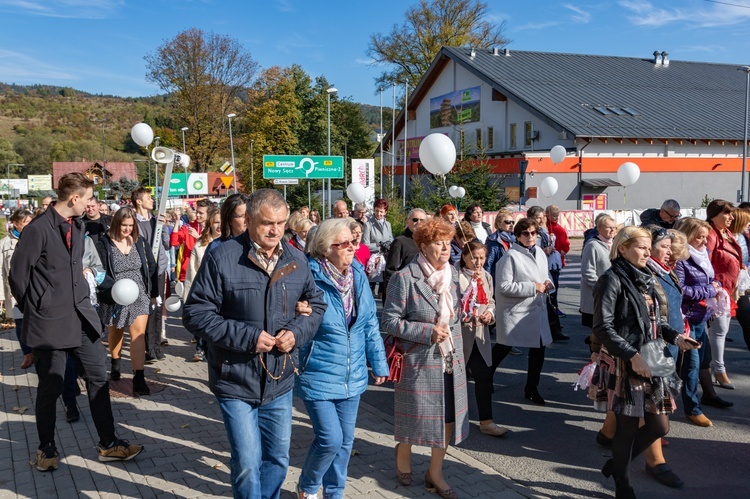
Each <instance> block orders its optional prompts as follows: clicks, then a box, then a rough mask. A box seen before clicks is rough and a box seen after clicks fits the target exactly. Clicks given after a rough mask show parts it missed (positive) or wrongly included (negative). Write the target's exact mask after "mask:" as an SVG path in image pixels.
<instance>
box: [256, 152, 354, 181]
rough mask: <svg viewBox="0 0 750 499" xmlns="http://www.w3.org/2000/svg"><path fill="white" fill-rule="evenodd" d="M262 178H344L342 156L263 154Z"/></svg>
mask: <svg viewBox="0 0 750 499" xmlns="http://www.w3.org/2000/svg"><path fill="white" fill-rule="evenodd" d="M263 178H267V179H277V178H301V179H311V178H344V157H343V156H271V155H264V156H263Z"/></svg>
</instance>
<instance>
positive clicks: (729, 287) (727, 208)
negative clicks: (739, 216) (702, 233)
mask: <svg viewBox="0 0 750 499" xmlns="http://www.w3.org/2000/svg"><path fill="white" fill-rule="evenodd" d="M734 210H735V207H734V205H733V204H732V203H730V202H729V201H724V200H723V199H714V200H713V201H711V203H710V204H709V205H708V207H707V208H706V219H707V220H708V223H710V224H711V231H710V232H709V234H708V242H707V243H706V248H707V249H708V254H709V256H710V258H711V265H713V267H714V274H715V280H716V281H718V282H719V283H720V284H721V288H722V289H723V290H725V291H726V292H727V294H728V295H729V300H730V302H731V309H732V313H731V315H730V314H726V315H724V316H718V315H716V316H714V320H713V322H712V323H711V325H710V326H709V328H708V339H709V341H710V344H711V356H712V359H713V360H712V361H711V369H713V372H714V377H715V378H716V382H717V383H719V386H721V387H722V388H727V389H730V390H732V389H734V385H732V383H731V382H730V381H729V377H728V376H727V370H726V367H725V366H724V343H725V341H726V337H727V332H728V331H729V322H730V321H731V319H732V316H733V315H735V309H736V308H737V303H736V301H735V297H734V290H735V288H736V287H737V279H738V277H739V274H740V266H741V265H742V250H741V249H740V245H739V244H738V243H737V240H736V239H735V238H734V236H733V235H732V232H731V230H730V226H731V225H732V221H733V220H734Z"/></svg>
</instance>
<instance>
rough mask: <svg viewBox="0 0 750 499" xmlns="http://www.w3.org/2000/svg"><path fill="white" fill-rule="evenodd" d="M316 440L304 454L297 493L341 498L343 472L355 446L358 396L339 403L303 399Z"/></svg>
mask: <svg viewBox="0 0 750 499" xmlns="http://www.w3.org/2000/svg"><path fill="white" fill-rule="evenodd" d="M305 407H306V408H307V413H308V414H309V415H310V421H312V426H313V432H314V433H315V440H313V443H312V445H311V446H310V449H308V451H307V457H306V458H305V464H304V466H302V473H301V474H300V479H299V490H300V491H302V492H306V493H308V494H317V492H318V489H319V488H320V486H321V485H323V496H324V497H326V498H342V497H344V487H345V486H346V469H347V467H348V466H349V457H350V456H351V452H352V445H353V444H354V427H355V425H356V423H357V411H358V410H359V395H357V396H354V397H351V398H348V399H340V400H305Z"/></svg>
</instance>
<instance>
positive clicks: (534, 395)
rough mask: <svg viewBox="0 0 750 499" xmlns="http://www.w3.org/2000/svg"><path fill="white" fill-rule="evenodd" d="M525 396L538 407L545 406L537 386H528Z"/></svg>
mask: <svg viewBox="0 0 750 499" xmlns="http://www.w3.org/2000/svg"><path fill="white" fill-rule="evenodd" d="M524 396H525V397H526V398H527V399H528V400H531V401H532V402H534V403H535V404H537V405H544V399H543V398H542V396H541V395H539V390H537V388H536V387H535V386H526V388H524Z"/></svg>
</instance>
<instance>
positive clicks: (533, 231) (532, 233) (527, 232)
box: [521, 230, 538, 237]
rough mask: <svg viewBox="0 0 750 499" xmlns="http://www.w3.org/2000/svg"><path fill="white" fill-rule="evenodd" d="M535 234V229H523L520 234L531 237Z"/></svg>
mask: <svg viewBox="0 0 750 499" xmlns="http://www.w3.org/2000/svg"><path fill="white" fill-rule="evenodd" d="M537 234H538V232H537V231H535V230H525V231H523V232H521V235H522V236H526V237H533V236H536V235H537Z"/></svg>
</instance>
